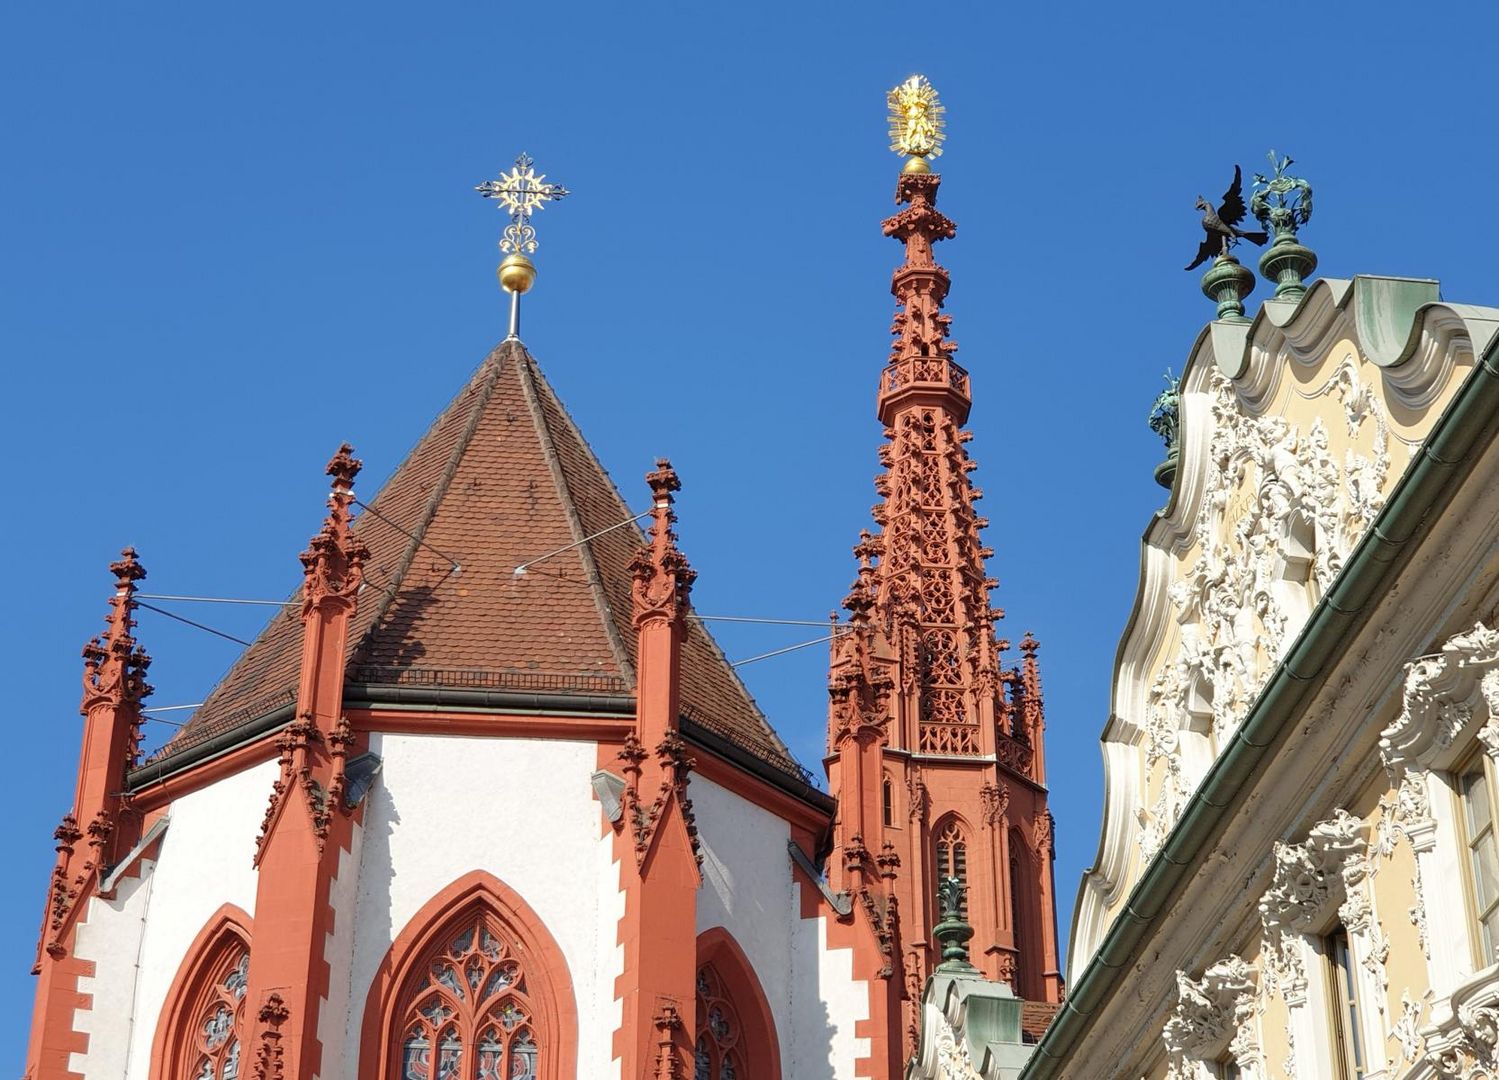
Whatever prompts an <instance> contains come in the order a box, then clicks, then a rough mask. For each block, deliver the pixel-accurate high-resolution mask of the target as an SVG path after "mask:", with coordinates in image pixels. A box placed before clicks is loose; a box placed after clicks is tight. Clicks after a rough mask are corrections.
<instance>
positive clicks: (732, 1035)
mask: <svg viewBox="0 0 1499 1080" xmlns="http://www.w3.org/2000/svg"><path fill="white" fill-rule="evenodd" d="M697 1017H698V1019H697V1023H698V1033H697V1044H696V1048H695V1050H694V1052H693V1068H692V1080H747V1078H748V1076H749V1074H748V1072H747V1071H746V1069H745V1064H744V1053H745V1047H744V1046H743V1045H742V1044H741V1040H740V1037H739V1036H740V1027H739V1018H738V1015H737V1014H736V1013H735V1011H734V1006H733V1005H732V1004H730V1002H729V1000H728V995H727V992H726V991H725V990H724V985H723V980H722V979H720V978H719V976H718V972H716V971H714V970H713V965H712V964H705V965H703V966H702V967H701V968H699V969H698V973H697Z"/></svg>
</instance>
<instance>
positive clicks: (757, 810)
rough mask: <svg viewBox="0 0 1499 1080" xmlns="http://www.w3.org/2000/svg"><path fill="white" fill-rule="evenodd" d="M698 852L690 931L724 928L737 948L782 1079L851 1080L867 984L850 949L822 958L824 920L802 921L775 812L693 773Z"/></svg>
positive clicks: (861, 1042)
mask: <svg viewBox="0 0 1499 1080" xmlns="http://www.w3.org/2000/svg"><path fill="white" fill-rule="evenodd" d="M689 794H690V795H691V797H692V805H693V810H694V812H695V813H696V816H697V825H698V833H699V836H700V838H701V841H702V851H703V887H702V889H701V891H700V892H699V893H698V902H697V930H698V933H702V932H703V931H705V930H709V929H711V928H713V927H715V926H722V927H723V928H725V929H726V930H727V931H728V932H729V933H730V934H731V935H732V936H733V938H734V940H735V941H736V942H738V944H739V947H740V948H741V949H743V950H744V953H745V956H746V957H747V958H748V959H749V962H750V965H751V966H752V967H753V968H754V970H755V977H756V978H757V979H759V981H760V988H761V990H763V991H764V993H765V997H766V1000H767V1001H768V1002H769V1003H770V1009H771V1013H772V1015H773V1016H774V1018H775V1024H776V1037H777V1039H778V1040H779V1042H780V1045H781V1075H782V1076H784V1077H787V1078H788V1080H792V1078H794V1080H844V1078H845V1077H847V1078H852V1077H853V1074H854V1061H855V1059H856V1058H859V1057H862V1056H865V1055H867V1054H868V1053H869V1040H868V1039H867V1038H864V1039H859V1038H855V1037H854V1024H855V1022H856V1021H859V1020H864V1019H867V1018H868V1016H869V987H868V985H867V984H866V983H863V982H859V981H856V980H855V979H854V977H853V950H852V949H836V950H833V951H832V952H829V950H828V946H827V924H826V920H825V919H824V918H823V917H821V916H819V917H817V918H814V919H803V918H802V917H801V897H800V892H799V887H798V886H797V884H796V882H795V881H794V880H793V878H792V871H791V859H790V856H789V855H788V854H787V849H786V844H787V841H788V840H789V839H790V835H791V833H790V827H789V826H788V825H787V823H786V822H785V821H783V820H781V819H780V818H779V817H777V816H776V815H774V814H772V813H770V812H769V811H767V810H764V809H762V808H761V807H759V806H756V805H755V804H754V803H752V802H749V801H748V800H746V799H744V798H742V797H741V796H739V795H736V794H735V793H733V792H732V791H729V790H728V789H726V788H723V787H720V786H719V785H717V784H714V783H712V782H711V781H709V780H705V779H703V778H702V777H700V776H694V777H693V778H692V781H691V786H690V788H689Z"/></svg>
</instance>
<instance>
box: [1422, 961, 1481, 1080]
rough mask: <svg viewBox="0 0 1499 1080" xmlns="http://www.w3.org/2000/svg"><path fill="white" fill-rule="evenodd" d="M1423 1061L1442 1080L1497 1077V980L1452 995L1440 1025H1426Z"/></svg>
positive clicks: (1469, 987)
mask: <svg viewBox="0 0 1499 1080" xmlns="http://www.w3.org/2000/svg"><path fill="white" fill-rule="evenodd" d="M1422 1034H1424V1036H1425V1039H1426V1062H1427V1064H1429V1065H1430V1066H1431V1067H1432V1068H1433V1069H1434V1070H1435V1072H1436V1075H1437V1076H1438V1077H1441V1078H1442V1080H1457V1078H1458V1077H1461V1078H1462V1080H1495V1077H1499V979H1486V980H1483V981H1481V982H1479V983H1476V984H1470V985H1469V986H1467V987H1464V988H1463V989H1461V990H1459V991H1458V992H1457V993H1455V994H1453V996H1452V1009H1451V1013H1450V1014H1449V1015H1448V1016H1447V1018H1446V1019H1445V1021H1444V1022H1441V1023H1438V1024H1434V1025H1431V1026H1428V1027H1427V1028H1425V1029H1424V1031H1423V1032H1422Z"/></svg>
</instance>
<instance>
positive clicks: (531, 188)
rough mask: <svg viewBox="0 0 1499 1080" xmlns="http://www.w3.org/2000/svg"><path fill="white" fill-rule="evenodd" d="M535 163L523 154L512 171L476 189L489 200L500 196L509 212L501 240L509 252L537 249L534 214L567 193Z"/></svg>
mask: <svg viewBox="0 0 1499 1080" xmlns="http://www.w3.org/2000/svg"><path fill="white" fill-rule="evenodd" d="M535 164H536V163H535V162H534V161H532V160H531V158H530V157H529V156H528V155H526V154H521V156H520V157H518V158H516V159H515V167H514V168H512V169H511V170H510V171H509V172H507V173H506V172H502V173H500V175H499V178H498V179H496V180H486V181H484V183H482V184H480V185H479V186H478V187H476V188H474V190H475V191H477V192H478V193H479V194H480V195H483V196H484V197H485V198H486V199H498V200H499V202H500V209H501V210H508V211H509V212H510V224H509V225H507V226H505V235H504V237H503V238H502V239H501V240H500V250H501V251H503V252H505V253H506V254H509V255H529V254H531V253H532V252H534V251H535V250H536V229H535V228H534V227H533V226H532V225H531V214H532V213H533V212H535V211H538V210H541V209H542V208H544V207H545V206H546V204H547V203H549V202H556V201H557V200H558V199H562V198H565V197H566V196H567V188H565V187H563V186H562V185H561V184H549V183H547V182H546V174H545V173H542V174H540V175H537V172H536V169H535V168H534V166H535Z"/></svg>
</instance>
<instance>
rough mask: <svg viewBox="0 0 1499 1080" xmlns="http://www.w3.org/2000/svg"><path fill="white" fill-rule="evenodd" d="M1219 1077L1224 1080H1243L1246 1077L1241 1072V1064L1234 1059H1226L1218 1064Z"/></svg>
mask: <svg viewBox="0 0 1499 1080" xmlns="http://www.w3.org/2000/svg"><path fill="white" fill-rule="evenodd" d="M1218 1075H1219V1076H1220V1077H1222V1080H1242V1078H1243V1076H1244V1074H1243V1073H1242V1072H1240V1071H1239V1063H1238V1062H1237V1061H1235V1060H1234V1059H1233V1058H1232V1057H1226V1058H1224V1059H1223V1060H1222V1061H1220V1062H1219V1063H1218Z"/></svg>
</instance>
